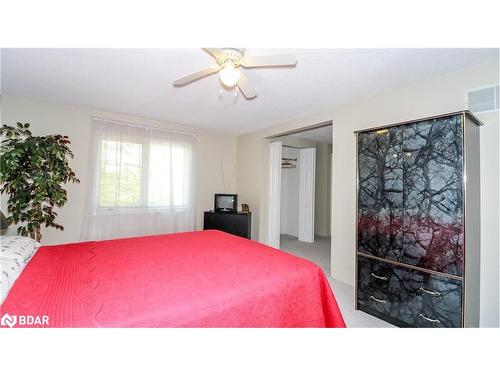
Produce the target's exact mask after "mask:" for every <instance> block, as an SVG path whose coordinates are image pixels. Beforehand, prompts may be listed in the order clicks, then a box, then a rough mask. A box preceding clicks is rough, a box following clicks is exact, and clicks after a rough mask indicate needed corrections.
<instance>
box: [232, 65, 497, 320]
mask: <svg viewBox="0 0 500 375" xmlns="http://www.w3.org/2000/svg"><path fill="white" fill-rule="evenodd" d="M498 69H499V66H498V58H497V59H495V60H494V61H492V62H491V63H488V64H483V65H479V66H475V67H471V68H468V69H463V70H460V71H455V72H452V73H449V74H447V75H442V76H438V77H434V78H431V79H427V80H423V81H419V82H417V83H414V84H411V85H408V86H405V87H401V88H399V89H395V90H391V91H387V92H383V93H380V94H378V95H373V96H371V97H368V98H366V99H364V100H360V101H357V102H355V103H351V104H348V105H345V106H342V107H337V108H330V109H325V110H324V111H322V112H319V113H317V114H315V115H311V116H308V117H304V118H300V119H294V120H290V121H287V122H285V123H282V124H278V125H274V126H271V127H269V128H267V129H264V130H261V131H258V132H254V133H251V134H246V135H242V136H239V137H238V170H239V171H242V170H243V168H245V171H246V173H247V176H251V178H247V177H246V176H244V175H242V174H239V176H238V185H239V186H240V191H239V192H240V195H241V196H242V197H243V198H244V199H248V200H251V201H252V202H253V205H254V210H255V211H257V213H258V214H257V215H256V222H254V224H255V227H254V228H255V232H254V236H255V238H259V240H260V241H262V242H266V240H267V217H266V215H265V213H266V212H267V207H268V202H267V186H268V177H267V176H268V166H267V164H266V162H267V160H268V141H267V139H266V137H271V136H273V135H274V134H280V133H283V132H287V131H291V130H296V129H300V128H304V127H307V126H311V125H313V124H319V123H322V122H325V121H330V120H331V121H333V175H332V224H331V230H332V257H331V259H332V276H333V277H334V278H336V279H338V280H340V281H343V282H346V283H348V284H351V285H353V284H354V251H355V206H356V202H355V199H356V180H355V176H356V163H355V155H356V147H355V136H354V134H353V132H354V131H355V130H359V129H365V128H369V127H372V126H376V125H384V124H391V123H396V122H400V121H405V120H411V119H417V118H421V117H426V116H432V115H436V114H441V113H447V112H453V111H457V110H461V109H464V105H465V104H464V91H465V90H467V89H471V88H475V87H480V86H484V85H489V84H495V83H496V84H498V81H499V73H498ZM479 117H480V118H481V120H483V122H484V123H485V126H484V128H482V129H481V189H482V196H481V201H482V204H481V223H482V229H481V325H482V326H498V325H499V294H500V293H499V281H498V278H499V276H498V264H499V255H498V248H499V233H498V232H499V209H498V192H499V182H498V179H499V157H498V152H499V151H498V148H499V147H498V139H499V135H498V132H499V118H498V112H496V113H495V114H490V115H482V116H479ZM255 155H258V157H255ZM250 158H252V159H253V163H250V162H249V159H250Z"/></svg>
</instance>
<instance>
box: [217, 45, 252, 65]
mask: <svg viewBox="0 0 500 375" xmlns="http://www.w3.org/2000/svg"><path fill="white" fill-rule="evenodd" d="M222 51H223V52H224V56H223V57H221V58H217V59H216V61H217V64H218V65H220V66H223V65H224V63H225V62H226V61H231V62H232V63H233V64H234V66H235V67H238V66H239V65H241V60H242V59H243V56H244V54H245V50H243V49H239V48H222Z"/></svg>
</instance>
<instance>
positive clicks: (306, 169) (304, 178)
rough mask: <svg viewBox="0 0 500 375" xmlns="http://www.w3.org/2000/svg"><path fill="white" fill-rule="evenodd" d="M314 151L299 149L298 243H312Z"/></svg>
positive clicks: (312, 149)
mask: <svg viewBox="0 0 500 375" xmlns="http://www.w3.org/2000/svg"><path fill="white" fill-rule="evenodd" d="M315 176H316V149H315V148H302V149H300V158H299V241H304V242H314V194H315V190H314V187H315Z"/></svg>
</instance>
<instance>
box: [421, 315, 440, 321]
mask: <svg viewBox="0 0 500 375" xmlns="http://www.w3.org/2000/svg"><path fill="white" fill-rule="evenodd" d="M418 316H419V317H421V318H423V319H425V320H427V321H429V322H432V323H441V321H440V320H439V319H432V318H428V317H426V316H425V315H424V314H418Z"/></svg>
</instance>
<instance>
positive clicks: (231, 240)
mask: <svg viewBox="0 0 500 375" xmlns="http://www.w3.org/2000/svg"><path fill="white" fill-rule="evenodd" d="M5 313H8V314H10V315H16V316H19V315H24V316H26V315H30V316H36V315H38V316H42V315H46V316H48V317H49V325H48V326H49V327H345V324H344V320H343V318H342V315H341V313H340V310H339V308H338V306H337V303H336V301H335V298H334V296H333V294H332V291H331V289H330V286H329V284H328V280H327V279H326V277H325V275H324V273H323V271H322V270H321V269H320V268H319V267H318V266H316V265H315V264H313V263H311V262H309V261H307V260H304V259H301V258H298V257H295V256H292V255H289V254H286V253H284V252H282V251H279V250H276V249H273V248H270V247H268V246H265V245H262V244H260V243H257V242H254V241H249V240H246V239H243V238H239V237H236V236H232V235H229V234H226V233H223V232H219V231H202V232H189V233H178V234H168V235H161V236H151V237H138V238H129V239H119V240H112V241H99V242H84V243H74V244H67V245H57V246H43V247H41V248H40V249H39V250H38V252H37V253H36V254H35V256H34V257H33V259H32V260H31V262H30V263H29V264H28V265H27V266H26V268H25V270H24V271H23V273H22V274H21V276H20V277H19V279H18V280H17V281H16V283H15V284H14V286H13V288H12V289H11V291H10V294H9V295H8V296H7V298H6V300H5V301H4V303H3V304H2V306H1V307H0V315H3V314H5ZM17 326H19V325H17Z"/></svg>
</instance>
